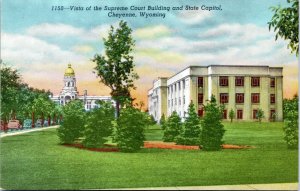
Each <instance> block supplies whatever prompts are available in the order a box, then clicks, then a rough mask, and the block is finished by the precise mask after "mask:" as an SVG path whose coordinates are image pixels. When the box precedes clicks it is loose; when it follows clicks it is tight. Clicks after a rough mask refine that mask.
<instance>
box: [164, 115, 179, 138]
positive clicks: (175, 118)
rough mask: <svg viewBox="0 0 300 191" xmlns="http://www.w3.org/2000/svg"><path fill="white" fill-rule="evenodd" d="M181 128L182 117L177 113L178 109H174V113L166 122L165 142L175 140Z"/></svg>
mask: <svg viewBox="0 0 300 191" xmlns="http://www.w3.org/2000/svg"><path fill="white" fill-rule="evenodd" d="M181 130H182V123H181V120H180V117H179V115H178V114H177V113H176V111H173V113H172V114H171V116H170V117H169V118H168V120H167V121H166V123H165V130H164V136H163V141H165V142H172V141H175V137H177V136H178V135H179V134H180V132H181Z"/></svg>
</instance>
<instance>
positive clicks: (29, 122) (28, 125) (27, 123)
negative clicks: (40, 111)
mask: <svg viewBox="0 0 300 191" xmlns="http://www.w3.org/2000/svg"><path fill="white" fill-rule="evenodd" d="M31 126H32V120H31V119H25V120H24V122H23V128H25V129H30V128H31Z"/></svg>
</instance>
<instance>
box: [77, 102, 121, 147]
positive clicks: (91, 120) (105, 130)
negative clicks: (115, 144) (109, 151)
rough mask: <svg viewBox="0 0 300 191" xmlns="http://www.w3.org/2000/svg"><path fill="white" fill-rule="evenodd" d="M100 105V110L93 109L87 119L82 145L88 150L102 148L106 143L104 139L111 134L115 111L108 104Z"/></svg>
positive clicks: (102, 103) (101, 103)
mask: <svg viewBox="0 0 300 191" xmlns="http://www.w3.org/2000/svg"><path fill="white" fill-rule="evenodd" d="M100 105H101V106H100V108H95V109H93V110H92V111H91V112H90V113H89V115H88V117H87V122H86V126H85V131H84V135H85V139H84V140H83V145H84V146H85V147H88V148H97V147H101V146H103V144H104V143H105V142H106V141H107V139H106V137H108V136H110V135H111V134H112V130H113V125H112V121H113V120H114V112H115V110H114V108H113V106H112V104H111V103H110V102H103V101H102V102H100Z"/></svg>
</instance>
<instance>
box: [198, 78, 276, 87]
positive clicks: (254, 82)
mask: <svg viewBox="0 0 300 191" xmlns="http://www.w3.org/2000/svg"><path fill="white" fill-rule="evenodd" d="M203 82H204V81H203V77H198V87H203V84H204V83H203ZM219 85H220V86H224V87H226V86H228V76H220V77H219ZM259 85H260V77H251V86H252V87H258V86H259ZM235 86H244V77H243V76H236V77H235ZM270 87H272V88H273V87H275V78H270Z"/></svg>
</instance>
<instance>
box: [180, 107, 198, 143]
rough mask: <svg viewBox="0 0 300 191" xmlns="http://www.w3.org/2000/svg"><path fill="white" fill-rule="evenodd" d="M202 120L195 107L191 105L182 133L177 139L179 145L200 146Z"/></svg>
mask: <svg viewBox="0 0 300 191" xmlns="http://www.w3.org/2000/svg"><path fill="white" fill-rule="evenodd" d="M199 134H200V120H199V117H198V115H197V113H196V112H195V105H194V103H193V102H191V103H190V105H189V108H188V116H187V117H186V119H185V121H184V123H183V131H182V133H181V134H180V135H179V136H178V137H177V138H176V139H175V141H176V143H177V144H183V145H197V144H199Z"/></svg>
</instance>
